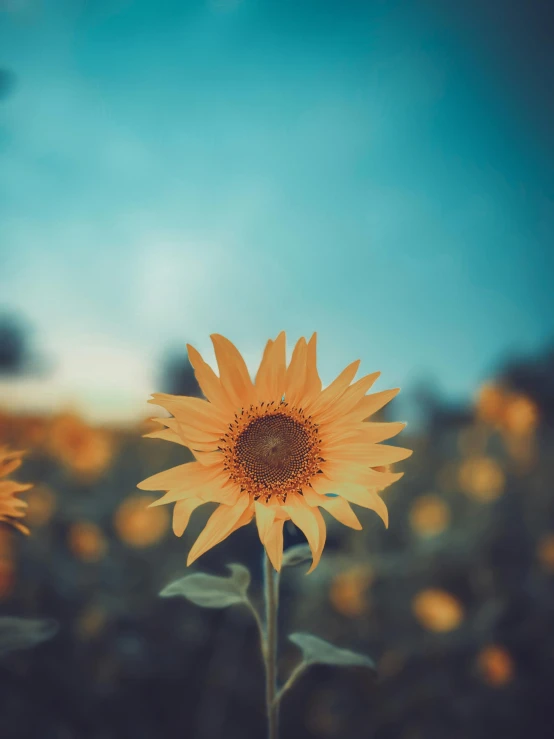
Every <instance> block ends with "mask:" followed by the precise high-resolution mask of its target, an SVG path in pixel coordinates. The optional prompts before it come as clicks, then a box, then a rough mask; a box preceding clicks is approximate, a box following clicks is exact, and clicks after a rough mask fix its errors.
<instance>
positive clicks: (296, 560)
mask: <svg viewBox="0 0 554 739" xmlns="http://www.w3.org/2000/svg"><path fill="white" fill-rule="evenodd" d="M311 559H312V552H311V550H310V547H309V546H308V545H307V544H295V545H294V546H293V547H289V548H288V549H287V550H286V551H285V553H284V554H283V564H282V566H283V567H295V566H296V565H301V564H303V563H304V562H311Z"/></svg>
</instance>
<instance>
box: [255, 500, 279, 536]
mask: <svg viewBox="0 0 554 739" xmlns="http://www.w3.org/2000/svg"><path fill="white" fill-rule="evenodd" d="M254 509H255V513H256V525H257V527H258V534H259V535H260V541H261V542H262V544H264V543H265V540H266V537H267V534H268V532H269V531H270V529H271V527H272V526H273V522H274V521H275V506H271V505H264V504H263V503H260V502H259V501H256V502H255V503H254Z"/></svg>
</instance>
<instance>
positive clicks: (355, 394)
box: [317, 372, 381, 423]
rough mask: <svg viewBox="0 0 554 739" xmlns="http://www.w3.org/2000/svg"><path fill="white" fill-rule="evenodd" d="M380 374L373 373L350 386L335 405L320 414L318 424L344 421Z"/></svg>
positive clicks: (332, 404)
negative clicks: (338, 419)
mask: <svg viewBox="0 0 554 739" xmlns="http://www.w3.org/2000/svg"><path fill="white" fill-rule="evenodd" d="M380 374H381V373H380V372H373V373H372V374H370V375H365V377H361V378H360V379H359V380H358V381H357V382H355V383H354V384H353V385H350V387H349V388H348V389H347V390H345V391H344V393H343V394H342V395H341V396H340V397H339V398H338V399H337V400H336V401H335V402H334V403H331V404H330V405H329V406H328V407H327V408H326V409H325V410H324V411H323V412H322V413H319V414H318V417H317V420H318V422H319V423H325V422H329V421H333V420H334V419H336V418H341V419H342V418H343V417H344V416H345V415H347V414H349V413H350V412H351V411H352V409H353V408H355V407H356V405H357V403H359V401H360V399H361V398H363V396H364V395H365V394H366V393H367V391H368V390H369V388H370V387H371V386H372V385H373V383H374V382H375V380H377V378H378V377H379V376H380Z"/></svg>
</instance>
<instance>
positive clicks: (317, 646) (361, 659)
mask: <svg viewBox="0 0 554 739" xmlns="http://www.w3.org/2000/svg"><path fill="white" fill-rule="evenodd" d="M289 640H290V641H291V642H292V643H293V644H296V646H297V647H299V648H300V650H301V652H302V657H303V662H304V664H305V665H315V664H321V665H337V666H340V667H368V668H369V669H370V670H373V671H374V670H375V663H374V662H373V661H372V660H371V659H370V658H369V657H366V656H365V655H364V654H358V653H357V652H351V651H350V649H339V648H338V647H335V646H333V644H329V642H328V641H325V640H324V639H320V638H319V637H318V636H314V635H313V634H305V633H297V634H289Z"/></svg>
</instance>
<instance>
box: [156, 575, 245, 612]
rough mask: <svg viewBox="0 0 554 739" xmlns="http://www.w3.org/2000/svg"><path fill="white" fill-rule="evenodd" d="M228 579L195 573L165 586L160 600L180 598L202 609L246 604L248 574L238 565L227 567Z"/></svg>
mask: <svg viewBox="0 0 554 739" xmlns="http://www.w3.org/2000/svg"><path fill="white" fill-rule="evenodd" d="M227 567H228V569H229V570H230V571H231V576H230V577H217V576H215V575H206V574H205V573H203V572H196V573H194V575H187V576H186V577H181V578H180V579H179V580H175V582H172V583H171V584H170V585H167V587H165V588H164V589H163V590H162V592H161V593H160V595H161V596H162V598H173V597H175V596H182V597H183V598H186V599H187V600H190V601H191V603H194V604H195V605H197V606H202V607H203V608H227V607H228V606H232V605H235V604H237V603H247V602H248V598H247V596H246V591H247V590H248V586H249V585H250V572H249V571H248V570H247V569H246V567H243V566H242V565H239V564H232V565H227Z"/></svg>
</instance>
